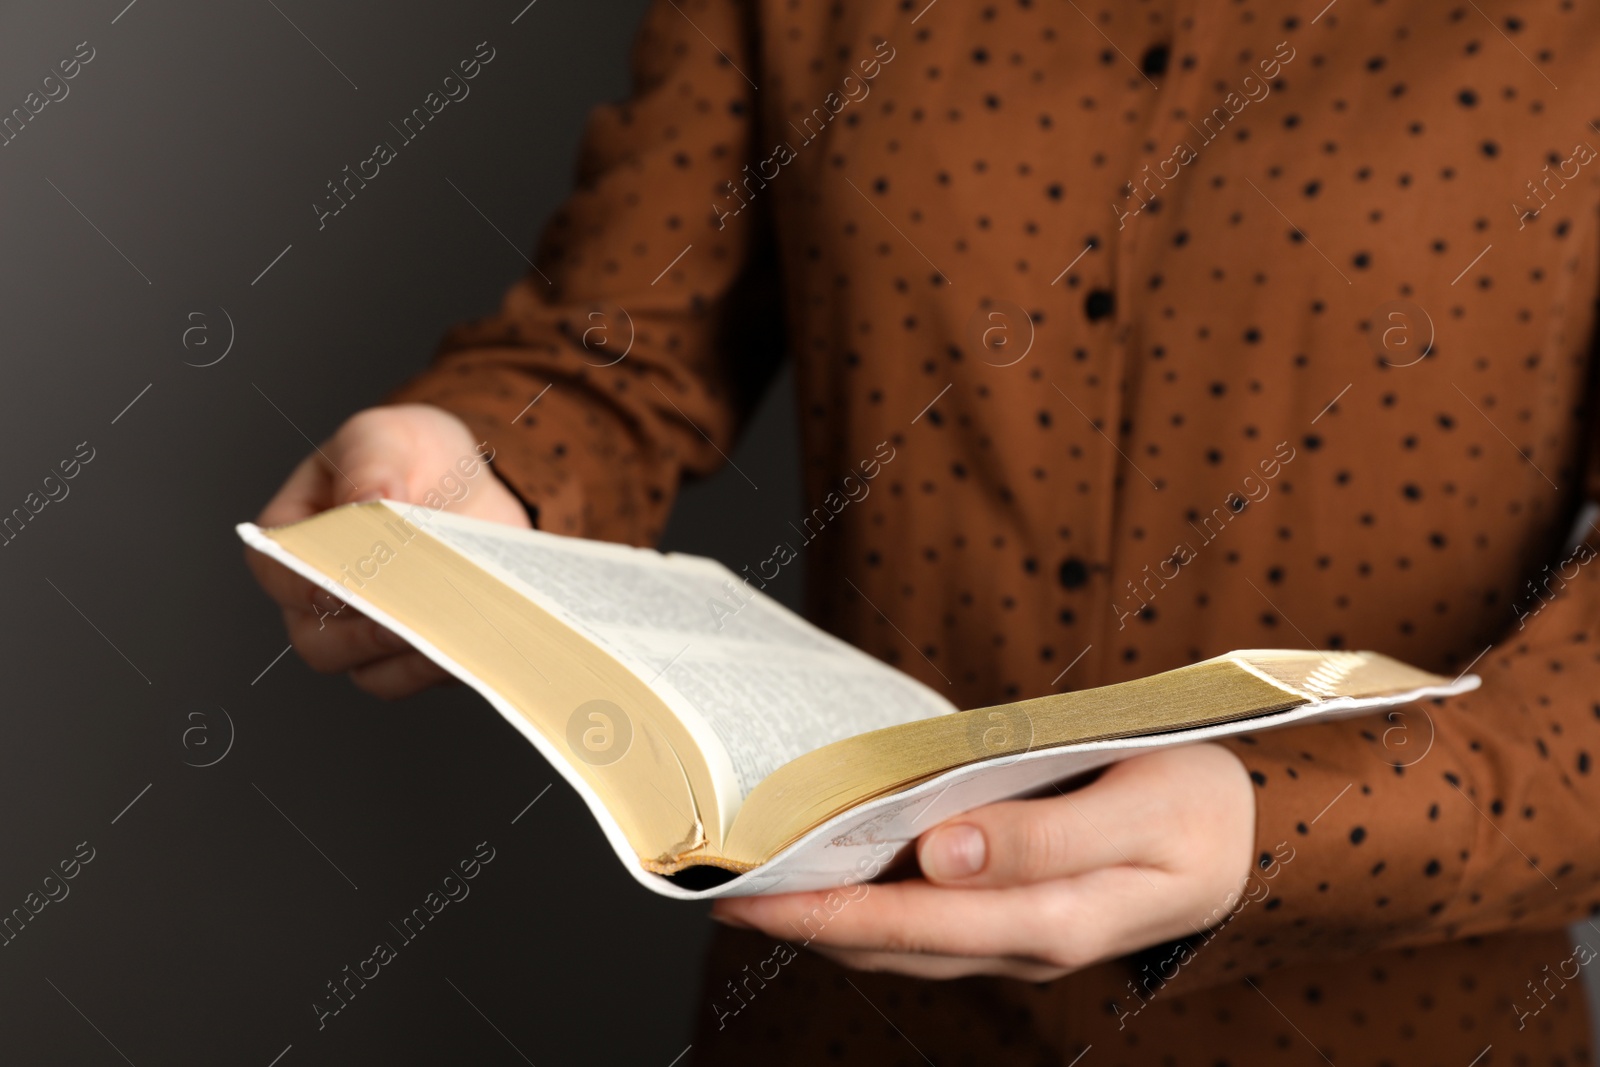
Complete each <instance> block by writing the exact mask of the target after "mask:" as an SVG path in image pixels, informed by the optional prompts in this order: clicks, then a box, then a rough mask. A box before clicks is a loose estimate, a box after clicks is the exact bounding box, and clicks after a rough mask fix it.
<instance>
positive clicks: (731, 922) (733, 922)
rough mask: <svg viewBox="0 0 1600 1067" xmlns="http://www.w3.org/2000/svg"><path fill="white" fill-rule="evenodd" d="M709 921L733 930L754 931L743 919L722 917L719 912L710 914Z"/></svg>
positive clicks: (729, 916) (730, 916) (728, 916)
mask: <svg viewBox="0 0 1600 1067" xmlns="http://www.w3.org/2000/svg"><path fill="white" fill-rule="evenodd" d="M711 920H712V922H719V923H721V924H722V925H723V926H731V927H733V928H734V929H735V930H754V929H755V927H754V926H751V925H750V924H749V923H747V922H745V921H744V920H743V919H735V918H734V917H733V916H732V915H724V914H722V913H721V912H720V911H714V912H712V913H711Z"/></svg>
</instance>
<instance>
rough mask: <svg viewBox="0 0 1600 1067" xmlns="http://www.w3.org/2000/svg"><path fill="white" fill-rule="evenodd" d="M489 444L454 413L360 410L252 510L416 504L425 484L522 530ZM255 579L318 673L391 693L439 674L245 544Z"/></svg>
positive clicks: (275, 516) (261, 519) (521, 515)
mask: <svg viewBox="0 0 1600 1067" xmlns="http://www.w3.org/2000/svg"><path fill="white" fill-rule="evenodd" d="M492 455H493V452H492V450H490V449H489V448H488V446H487V445H484V444H480V443H479V442H478V441H476V440H474V439H473V435H472V432H471V431H470V430H469V429H468V428H467V425H466V423H464V422H462V421H461V420H460V419H459V418H457V417H456V416H455V415H452V414H451V413H450V412H448V411H445V410H444V409H443V408H437V407H434V406H432V405H430V404H397V405H393V406H390V407H377V408H368V409H367V410H366V411H362V412H359V413H357V414H356V415H353V416H351V418H350V419H348V420H347V421H346V422H345V424H344V425H343V426H341V427H339V430H338V432H337V433H335V434H334V435H333V436H332V437H331V438H329V439H328V440H327V441H326V442H324V443H323V445H322V447H321V448H318V449H317V450H316V451H314V452H312V453H311V454H310V455H309V456H307V457H306V458H305V459H304V460H302V461H301V463H300V465H299V466H298V467H296V468H295V469H294V471H293V473H291V474H290V475H289V478H288V480H287V481H285V482H284V483H283V487H282V488H281V489H279V490H278V493H277V495H276V496H274V497H273V498H272V499H271V500H270V501H268V502H267V506H266V507H265V508H264V509H262V512H261V514H260V515H259V516H258V517H257V518H256V524H257V525H259V526H281V525H283V524H285V523H290V522H298V521H299V520H301V519H304V518H308V517H310V516H312V515H315V514H317V513H318V512H320V511H325V510H327V509H328V508H331V507H336V506H337V505H340V504H348V503H352V502H354V501H361V500H376V499H378V498H379V497H385V498H387V499H390V500H399V501H404V502H406V503H415V504H421V503H424V498H425V497H427V496H428V495H429V493H430V492H432V493H434V494H436V497H435V498H434V500H432V501H429V502H430V503H434V502H436V501H437V500H438V499H443V500H445V501H447V502H448V504H447V510H448V511H450V512H451V513H452V514H456V515H466V516H469V517H471V518H477V519H487V520H490V521H492V522H503V523H506V524H507V525H510V526H520V527H523V528H524V529H526V528H527V527H528V526H529V525H530V522H529V518H528V511H527V509H526V508H524V507H523V505H522V502H521V501H520V500H518V499H517V497H516V495H515V494H513V493H512V492H511V490H509V489H507V488H506V486H505V485H504V484H503V483H502V482H501V481H500V480H499V479H498V478H496V477H495V475H494V473H493V472H492V471H491V470H490V469H489V464H488V460H489V459H490V458H492ZM245 558H246V562H248V563H249V565H250V569H251V570H252V571H254V572H255V576H256V580H257V581H259V582H260V583H261V587H262V588H263V589H265V590H266V591H267V594H268V595H269V596H271V597H272V599H273V600H275V601H277V603H278V606H279V607H281V608H282V609H283V622H284V626H285V628H286V629H287V630H288V633H289V640H290V641H291V642H292V643H293V645H294V649H295V651H296V652H297V653H299V654H300V657H301V658H302V659H304V660H305V661H306V663H308V664H310V666H311V667H312V668H313V669H315V670H318V671H323V672H325V673H339V672H345V671H348V672H349V674H350V678H351V680H352V681H354V682H355V683H356V685H357V686H358V687H360V688H361V689H363V690H365V691H366V692H368V693H372V694H373V695H375V696H380V697H386V698H394V697H402V696H408V695H410V694H411V693H415V692H417V691H418V690H421V689H425V688H427V687H428V686H431V685H437V684H438V683H440V682H443V681H446V680H448V677H449V676H448V675H446V674H445V672H444V671H443V670H441V669H440V668H439V667H437V666H436V665H435V664H434V663H433V662H432V661H430V660H429V659H427V658H426V657H425V656H423V655H422V653H420V652H417V651H416V650H414V649H412V648H411V647H410V646H409V645H407V644H406V643H405V642H404V641H403V640H401V639H400V638H399V637H398V636H396V635H395V634H393V633H391V632H390V631H389V630H387V629H385V628H384V627H382V626H380V625H378V624H377V623H376V622H374V621H372V620H371V619H368V618H366V617H365V616H363V615H360V614H358V613H357V612H356V611H355V609H354V608H350V607H346V606H344V605H342V604H341V602H340V601H339V600H338V599H337V598H335V597H333V596H331V595H330V594H328V593H326V592H323V591H322V590H320V589H318V588H317V587H316V586H314V585H312V584H311V583H310V582H308V581H306V580H305V579H304V578H302V577H300V576H299V575H297V574H295V573H294V572H292V571H290V570H289V569H288V568H287V567H284V566H283V565H282V564H280V563H278V562H277V561H275V560H272V559H270V558H268V557H267V556H264V555H262V554H261V553H259V552H257V551H255V550H254V549H247V550H246V552H245Z"/></svg>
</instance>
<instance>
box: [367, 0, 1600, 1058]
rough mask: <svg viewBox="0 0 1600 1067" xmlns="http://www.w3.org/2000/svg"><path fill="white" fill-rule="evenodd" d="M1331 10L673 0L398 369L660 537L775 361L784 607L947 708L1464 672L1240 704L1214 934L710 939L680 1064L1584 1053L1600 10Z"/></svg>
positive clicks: (544, 479) (1598, 665)
mask: <svg viewBox="0 0 1600 1067" xmlns="http://www.w3.org/2000/svg"><path fill="white" fill-rule="evenodd" d="M1324 3H1325V0H1311V2H1310V3H1306V4H1300V3H1273V4H1268V3H1262V2H1259V0H1209V2H1206V3H1199V2H1192V0H1119V2H1116V3H1111V2H1108V0H1094V2H1092V3H1091V2H1088V0H1081V2H1078V3H1073V2H1065V3H1061V2H1057V0H1049V2H1046V0H993V2H984V0H933V2H931V3H930V2H928V0H904V2H888V0H862V2H858V3H849V4H846V3H826V2H821V0H817V2H809V0H808V2H802V0H761V2H744V3H736V2H732V0H675V2H674V0H663V2H660V3H657V4H656V5H654V6H653V7H652V9H651V11H650V13H649V15H648V17H647V20H646V22H645V25H644V27H643V29H642V31H641V34H640V37H639V40H638V45H637V48H636V51H635V57H634V78H635V89H634V92H633V94H632V96H631V98H630V99H628V100H627V101H626V102H623V103H619V104H615V105H608V106H603V107H600V108H598V109H597V110H596V111H595V112H594V115H593V117H592V119H591V121H590V123H589V127H588V132H587V135H586V138H585V140H584V143H583V149H582V155H581V159H580V161H579V164H578V173H577V182H576V190H575V192H574V193H573V194H572V197H571V198H570V200H569V201H568V202H567V203H566V205H565V206H564V207H563V208H562V209H561V210H560V212H559V213H558V214H557V215H556V216H555V218H554V219H553V221H552V222H551V223H550V225H549V227H548V229H547V231H546V233H545V235H544V237H543V240H542V242H541V243H540V245H539V247H538V250H537V253H536V255H535V257H534V262H535V264H536V269H535V270H534V271H533V272H531V273H530V274H529V275H528V276H527V277H526V278H524V279H523V280H522V281H521V282H519V283H518V284H517V285H516V286H515V287H514V288H512V289H511V291H510V293H509V295H508V296H507V297H506V299H505V302H504V305H503V307H502V309H501V310H500V311H499V312H498V313H496V314H494V315H492V316H490V317H488V318H487V319H485V320H483V321H480V322H477V323H473V324H470V325H465V326H462V327H460V328H458V329H457V330H455V331H454V332H453V333H452V334H451V335H450V337H449V338H448V339H447V341H446V343H445V345H444V349H443V352H442V353H441V355H440V357H439V359H438V361H437V362H436V363H435V364H434V366H433V367H432V368H430V369H429V370H428V371H427V372H426V373H424V374H423V375H422V376H421V377H419V378H417V379H416V380H414V381H413V382H412V383H410V384H409V385H408V386H406V387H405V388H404V389H403V390H401V391H400V393H398V394H397V397H396V398H397V399H404V400H415V401H426V402H431V403H435V404H439V405H441V406H443V407H445V408H448V409H450V410H453V411H455V412H457V413H459V414H460V415H461V416H462V417H463V418H465V419H466V420H467V421H468V422H469V423H470V424H471V425H472V426H473V427H474V428H475V430H476V431H477V432H478V433H480V434H481V435H482V436H484V437H486V438H488V439H489V440H490V441H491V442H492V443H493V444H494V445H495V447H496V448H497V450H498V455H499V459H498V460H497V465H498V467H499V469H500V471H501V473H502V475H503V477H504V478H505V479H506V480H507V481H508V483H509V484H510V485H512V486H513V488H514V489H515V490H516V491H517V492H518V493H519V494H520V495H521V496H522V498H523V499H524V500H525V501H526V502H527V503H528V505H529V507H530V508H531V509H533V510H534V511H535V513H536V514H537V518H538V522H539V524H540V526H541V527H543V528H545V529H548V530H553V531H556V532H559V533H567V534H581V535H584V536H588V537H596V538H606V539H612V540H619V541H630V542H635V543H648V542H650V541H651V540H652V539H654V538H656V537H657V536H658V535H659V534H660V532H661V529H662V526H663V523H664V520H665V517H666V514H667V510H668V508H669V507H670V505H671V502H672V498H673V494H674V491H675V489H676V488H677V486H678V485H679V484H680V483H681V482H683V481H684V480H685V479H688V478H692V477H695V476H698V475H703V474H706V473H707V472H709V471H711V470H713V469H714V468H716V467H717V466H718V465H719V464H721V463H722V462H723V456H724V454H725V453H726V452H728V451H729V450H730V449H731V446H732V442H733V440H734V438H735V436H736V434H737V433H738V431H739V429H740V425H741V422H742V420H743V419H744V418H745V417H746V415H747V414H748V412H749V411H750V407H751V404H752V401H753V399H754V398H755V397H757V396H758V395H759V393H760V391H761V389H762V388H763V387H764V386H765V384H766V383H767V382H768V381H769V380H770V379H771V377H772V375H773V373H774V371H775V369H776V367H777V365H778V363H779V361H780V360H781V359H784V358H787V359H790V360H792V361H793V362H794V365H795V367H796V369H797V383H798V384H797V391H798V405H799V415H800V423H801V429H802V435H803V454H804V464H805V472H804V474H805V486H806V491H807V496H808V501H807V507H808V508H810V509H812V510H811V511H810V512H809V513H808V514H807V515H804V516H801V515H797V516H795V520H796V521H795V527H796V529H795V532H794V534H793V536H792V537H791V536H790V535H788V534H784V535H781V536H783V537H785V538H787V539H788V544H789V545H790V546H791V548H792V549H793V550H795V551H797V552H803V553H805V558H806V560H807V573H808V581H809V590H808V596H809V606H810V610H811V612H812V614H813V617H814V618H816V619H818V620H819V621H820V622H822V623H823V624H824V625H826V626H827V627H829V628H830V629H831V630H833V631H834V632H836V633H838V634H840V635H842V636H843V637H845V638H846V639H848V640H850V641H852V642H854V643H855V644H857V645H859V646H860V647H862V648H864V649H867V650H868V651H870V652H871V653H873V654H875V655H877V656H879V657H881V658H883V659H884V660H887V661H888V662H890V663H892V664H894V665H895V666H897V667H899V668H900V669H902V670H905V671H906V672H908V673H910V674H912V675H914V676H915V677H917V678H918V679H920V680H921V681H923V682H926V683H928V684H930V685H933V686H935V687H937V688H939V689H940V691H942V692H944V693H946V694H948V695H949V696H950V698H951V699H952V700H953V701H954V702H955V703H957V704H959V705H962V706H977V705H982V704H986V703H994V702H998V701H1004V700H1012V699H1019V698H1024V697H1032V696H1038V695H1042V694H1045V693H1050V692H1056V691H1060V690H1064V689H1075V688H1082V687H1087V686H1095V685H1102V684H1106V683H1110V682H1115V681H1119V680H1122V679H1126V678H1132V677H1137V676H1141V675H1145V674H1149V673H1152V672H1155V671H1160V670H1165V669H1167V668H1171V667H1175V666H1178V665H1180V664H1184V663H1188V662H1191V661H1193V660H1196V659H1199V658H1202V657H1207V656H1212V655H1216V654H1219V653H1222V652H1225V651H1228V650H1230V649H1233V648H1241V647H1262V646H1269V647H1270V646H1291V647H1316V648H1322V649H1338V648H1350V649H1358V648H1370V649H1376V650H1380V651H1382V652H1386V653H1388V654H1390V655H1393V656H1397V657H1400V658H1403V659H1405V660H1409V661H1411V662H1413V663H1416V664H1418V665H1421V666H1424V667H1427V668H1430V669H1432V670H1435V671H1439V672H1442V673H1445V674H1450V675H1454V674H1456V673H1459V672H1461V671H1464V670H1466V669H1468V668H1470V669H1472V670H1473V671H1475V672H1477V673H1478V674H1480V675H1481V676H1482V677H1483V682H1484V684H1483V687H1482V688H1481V689H1480V690H1479V691H1478V692H1476V693H1473V694H1471V695H1470V696H1467V697H1463V698H1458V699H1455V700H1451V701H1449V702H1446V703H1442V704H1435V705H1427V706H1422V707H1414V708H1411V709H1408V710H1406V711H1405V712H1404V713H1402V714H1397V715H1396V716H1394V717H1392V718H1387V719H1385V718H1366V719H1357V720H1351V721H1346V722H1341V723H1334V724H1331V725H1329V724H1325V725H1317V726H1313V727H1308V728H1302V729H1297V730H1289V731H1280V732H1274V733H1268V734H1261V735H1258V736H1247V737H1243V738H1240V739H1238V740H1236V741H1234V742H1232V743H1231V744H1232V747H1233V749H1234V750H1235V751H1236V752H1237V753H1238V754H1239V755H1240V757H1241V758H1242V759H1243V760H1244V761H1245V763H1246V764H1247V765H1248V767H1249V768H1250V771H1251V777H1252V779H1253V780H1254V782H1255V784H1256V787H1257V798H1258V801H1259V817H1258V827H1257V836H1258V850H1259V852H1260V853H1261V856H1262V862H1263V872H1266V871H1268V869H1269V868H1270V873H1271V874H1272V877H1271V879H1270V881H1269V882H1267V883H1266V885H1267V887H1268V889H1269V892H1267V893H1266V894H1265V896H1264V897H1263V898H1262V899H1260V900H1256V901H1252V902H1251V903H1250V904H1249V905H1248V906H1246V907H1244V908H1242V909H1241V910H1240V911H1239V913H1238V914H1237V915H1236V917H1235V918H1233V919H1232V921H1230V922H1229V923H1227V924H1226V925H1225V926H1223V927H1222V928H1221V930H1220V931H1219V932H1217V933H1216V934H1214V935H1212V936H1208V937H1204V938H1202V937H1196V938H1195V939H1193V940H1192V941H1191V942H1189V943H1186V944H1183V945H1178V946H1170V945H1169V946H1158V947H1157V948H1154V949H1151V950H1150V951H1149V952H1147V953H1144V954H1141V955H1140V956H1139V957H1136V958H1133V959H1128V960H1121V961H1117V962H1115V963H1112V964H1107V965H1104V966H1101V967H1098V968H1095V969H1093V970H1090V971H1088V972H1085V973H1081V974H1077V975H1073V976H1070V977H1068V978H1066V979H1063V980H1061V981H1058V982H1055V983H1051V984H1048V985H1045V986H1042V987H1035V986H1028V985H1023V984H1020V983H1015V982H1001V981H990V980H976V979H974V980H966V981H960V982H950V983H934V982H915V981H910V980H906V979H901V978H895V977H889V976H883V975H870V974H860V975H858V974H847V972H844V971H842V970H840V969H838V968H836V967H834V966H833V965H832V964H829V963H827V962H826V961H823V960H821V959H820V958H818V957H816V956H815V955H813V954H809V953H801V954H800V955H799V957H798V958H796V959H795V960H794V961H793V962H790V963H788V964H787V965H786V966H784V967H783V968H782V970H781V973H780V974H779V976H778V977H777V978H774V979H772V980H771V981H770V982H766V983H764V984H763V985H762V986H761V987H760V988H759V989H758V988H757V987H755V986H752V987H751V988H752V989H753V990H755V991H754V992H753V993H752V994H751V995H750V996H748V997H746V998H745V1000H744V1001H743V1002H742V1003H743V1007H742V1008H741V1010H740V1011H738V1012H737V1013H735V1014H733V1015H719V1014H718V1013H716V1012H714V1011H713V1008H712V1005H713V1003H714V1002H715V1003H724V1002H726V1000H727V995H728V992H727V985H728V983H729V982H736V981H739V980H742V979H743V976H744V975H745V974H746V973H747V972H746V971H745V970H744V967H745V965H747V964H750V965H753V964H755V963H757V962H759V961H762V960H766V959H768V958H769V957H770V956H771V954H772V946H771V943H770V942H763V941H762V939H761V938H759V937H756V936H753V935H750V934H736V933H731V932H730V933H727V934H724V935H721V936H720V940H719V941H718V944H717V947H716V949H715V951H714V954H713V956H712V958H711V960H710V961H709V963H708V970H707V974H706V983H707V989H706V994H705V997H704V1000H705V1010H704V1012H703V1015H702V1018H701V1020H700V1033H699V1035H698V1036H697V1038H696V1040H695V1045H694V1051H693V1054H692V1056H691V1058H696V1057H698V1058H699V1061H700V1062H706V1063H729V1064H733V1063H752V1062H754V1063H796V1064H802V1063H803V1064H817V1063H830V1062H852V1063H855V1062H859V1063H872V1064H892V1063H907V1064H910V1063H923V1062H932V1063H938V1064H941V1065H944V1064H966V1063H971V1064H991V1063H1018V1064H1044V1063H1062V1064H1065V1063H1072V1062H1078V1061H1076V1060H1075V1059H1074V1058H1075V1057H1077V1056H1079V1055H1083V1056H1084V1059H1083V1060H1082V1061H1081V1062H1082V1063H1083V1064H1084V1067H1102V1065H1110V1064H1195V1065H1202V1064H1203V1065H1208V1067H1210V1065H1216V1064H1257V1063H1274V1064H1277V1063H1286V1064H1322V1063H1337V1064H1339V1065H1340V1067H1346V1065H1355V1064H1371V1065H1377V1064H1435V1063H1437V1064H1446V1065H1454V1067H1466V1065H1467V1064H1469V1063H1481V1064H1485V1065H1487V1064H1513V1063H1517V1064H1579V1063H1587V1062H1589V1060H1588V1057H1589V1052H1588V1029H1587V1021H1586V1019H1585V1014H1584V1008H1583V1003H1584V997H1583V990H1582V983H1583V978H1582V976H1581V974H1580V973H1579V970H1580V969H1581V967H1582V963H1583V962H1587V961H1586V960H1584V961H1582V962H1579V961H1577V960H1576V959H1575V957H1574V950H1573V947H1572V945H1571V944H1570V943H1569V941H1568V940H1567V937H1566V934H1565V933H1564V931H1563V927H1564V924H1567V923H1571V922H1573V921H1576V920H1582V919H1583V918H1585V917H1586V916H1588V915H1590V914H1591V913H1593V912H1594V911H1595V910H1596V908H1597V907H1600V771H1596V770H1595V768H1594V766H1593V760H1594V757H1595V756H1596V755H1600V565H1596V566H1590V565H1589V561H1590V559H1591V558H1592V557H1593V555H1594V553H1593V552H1592V551H1591V550H1589V549H1588V548H1587V547H1586V546H1582V547H1579V548H1577V549H1572V548H1570V547H1569V545H1570V544H1571V542H1570V541H1569V536H1570V535H1571V532H1572V530H1573V528H1574V524H1575V522H1578V520H1579V519H1580V513H1581V507H1582V504H1583V501H1584V500H1585V499H1586V497H1587V496H1588V495H1589V489H1590V485H1589V483H1590V482H1591V481H1593V480H1594V479H1593V472H1594V464H1593V461H1594V459H1595V457H1594V455H1593V449H1592V445H1593V443H1594V441H1595V439H1596V435H1595V432H1594V429H1595V428H1594V425H1593V421H1594V417H1593V406H1592V398H1593V380H1592V374H1591V372H1592V369H1593V368H1592V365H1593V358H1592V346H1593V343H1594V333H1595V309H1596V296H1597V286H1596V282H1597V269H1596V268H1597V262H1596V260H1597V255H1596V252H1597V249H1596V232H1597V226H1596V221H1597V209H1600V183H1597V178H1600V160H1597V159H1596V154H1597V153H1596V149H1595V147H1594V146H1595V145H1600V92H1597V90H1600V62H1597V61H1596V60H1597V59H1600V7H1597V6H1596V5H1594V4H1591V3H1585V2H1582V0H1540V2H1538V3H1534V2H1531V0H1494V2H1490V0H1480V2H1478V3H1472V2H1470V0H1461V2H1460V3H1455V2H1453V0H1426V2H1424V0H1334V2H1332V3H1326V6H1324ZM535 106H537V102H536V101H530V102H529V107H535ZM535 397H538V398H539V399H538V402H537V403H536V404H531V405H530V401H532V400H533V399H534V398H535ZM868 470H871V471H872V472H873V473H872V475H871V476H870V477H869V476H867V474H866V473H865V472H866V471H868ZM1580 529H1581V535H1582V536H1588V537H1597V534H1596V527H1593V526H1589V525H1584V524H1581V523H1580ZM760 562H761V561H752V565H753V566H759V564H760ZM1195 802H1196V803H1197V804H1203V803H1204V798H1202V797H1197V798H1196V800H1195ZM1289 855H1292V857H1293V858H1292V859H1291V860H1289V861H1288V862H1283V860H1282V857H1283V856H1289ZM1274 860H1276V861H1277V862H1276V863H1274V862H1273V861H1274ZM1596 937H1597V939H1600V934H1597V935H1596ZM724 1006H725V1003H724ZM1091 1046H1092V1048H1091ZM1085 1049H1089V1051H1088V1052H1087V1053H1085ZM1486 1049H1487V1050H1488V1051H1487V1052H1485V1050H1486ZM1480 1055H1482V1056H1483V1058H1482V1059H1481V1060H1475V1059H1474V1057H1478V1056H1480Z"/></svg>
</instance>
